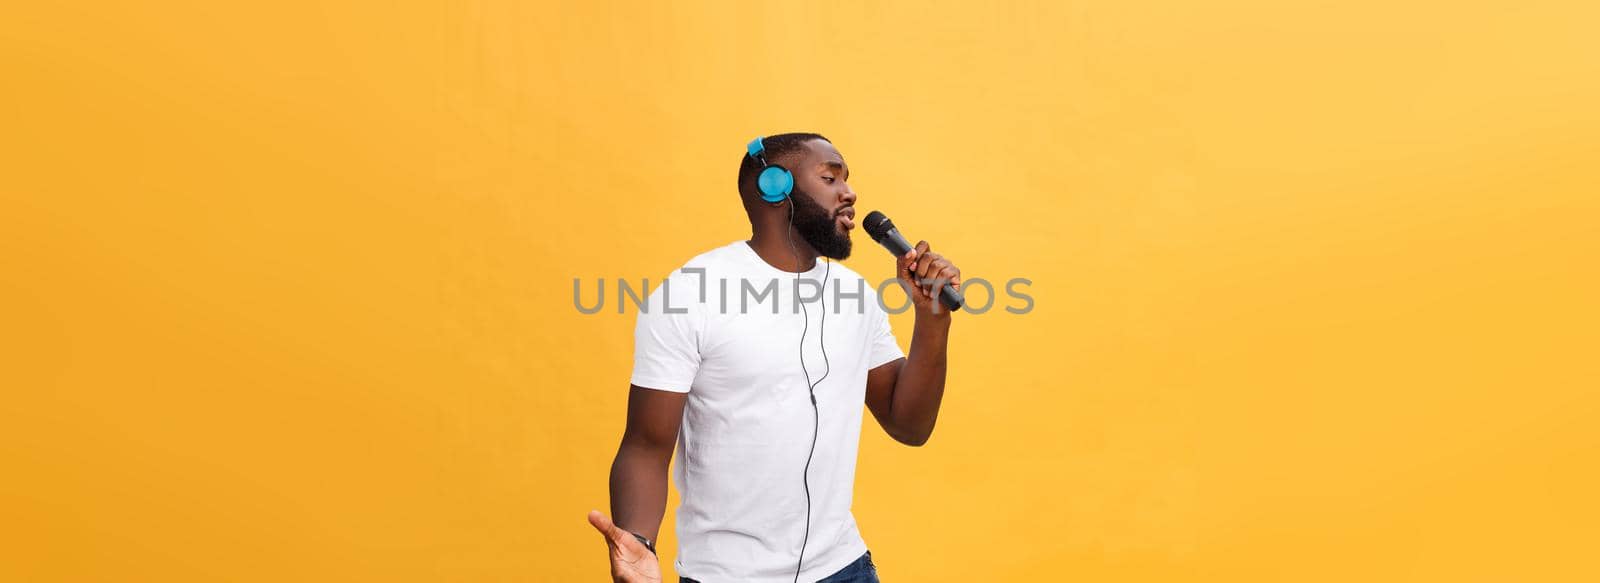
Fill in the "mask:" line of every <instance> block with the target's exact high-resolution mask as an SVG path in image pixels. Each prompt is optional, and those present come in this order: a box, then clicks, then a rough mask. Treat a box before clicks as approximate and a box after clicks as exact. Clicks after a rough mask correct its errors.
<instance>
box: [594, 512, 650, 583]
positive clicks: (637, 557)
mask: <svg viewBox="0 0 1600 583" xmlns="http://www.w3.org/2000/svg"><path fill="white" fill-rule="evenodd" d="M589 524H592V525H594V529H595V530H598V531H600V534H602V535H605V537H606V547H608V548H609V549H610V550H611V580H612V581H614V582H615V583H661V562H660V561H659V560H658V559H657V558H656V555H655V553H652V552H650V549H647V548H645V546H644V543H641V542H639V539H636V538H633V533H630V532H628V531H626V530H623V529H622V528H621V527H618V526H617V525H615V524H612V522H611V519H610V518H607V517H606V515H604V514H601V513H600V511H599V510H590V511H589Z"/></svg>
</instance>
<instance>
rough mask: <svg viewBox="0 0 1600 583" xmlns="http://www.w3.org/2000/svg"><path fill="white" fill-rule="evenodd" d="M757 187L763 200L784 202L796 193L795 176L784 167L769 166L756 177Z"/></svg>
mask: <svg viewBox="0 0 1600 583" xmlns="http://www.w3.org/2000/svg"><path fill="white" fill-rule="evenodd" d="M756 186H757V188H759V189H760V190H761V200H764V201H767V202H774V203H776V202H783V199H786V198H789V193H790V192H793V191H794V175H793V174H790V173H789V171H788V170H786V169H784V168H783V167H782V166H768V167H767V169H766V170H762V171H761V175H760V176H757V177H756Z"/></svg>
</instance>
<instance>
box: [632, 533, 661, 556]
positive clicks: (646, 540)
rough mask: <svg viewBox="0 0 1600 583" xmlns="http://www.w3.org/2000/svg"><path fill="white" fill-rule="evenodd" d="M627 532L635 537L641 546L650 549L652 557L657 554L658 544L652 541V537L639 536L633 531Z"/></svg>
mask: <svg viewBox="0 0 1600 583" xmlns="http://www.w3.org/2000/svg"><path fill="white" fill-rule="evenodd" d="M627 532H628V534H631V535H633V538H635V539H638V541H639V544H642V545H644V548H646V549H649V550H650V554H652V555H654V554H656V543H655V541H652V540H650V537H647V536H645V535H642V534H639V533H637V532H633V531H631V530H630V531H627Z"/></svg>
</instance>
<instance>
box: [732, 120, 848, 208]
mask: <svg viewBox="0 0 1600 583" xmlns="http://www.w3.org/2000/svg"><path fill="white" fill-rule="evenodd" d="M811 140H822V141H824V142H831V141H832V140H829V139H828V138H825V137H823V136H822V134H813V133H806V132H796V133H788V134H778V135H776V136H767V137H766V139H763V140H761V144H762V145H763V146H764V147H765V148H766V153H764V154H762V155H761V157H763V158H766V160H767V163H768V164H782V162H780V161H779V160H780V159H782V158H784V157H786V156H788V155H789V154H792V153H794V152H798V151H800V149H801V148H803V147H805V143H806V142H809V141H811ZM785 167H786V168H787V166H785ZM761 169H762V166H761V162H759V161H757V160H756V159H755V158H753V157H751V156H750V154H749V152H746V153H745V155H743V156H740V157H739V194H740V196H743V195H746V194H749V195H752V196H755V195H757V193H756V175H758V174H760V173H761ZM789 171H791V172H793V171H794V168H789Z"/></svg>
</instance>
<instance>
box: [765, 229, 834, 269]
mask: <svg viewBox="0 0 1600 583" xmlns="http://www.w3.org/2000/svg"><path fill="white" fill-rule="evenodd" d="M784 229H787V230H788V231H789V232H788V233H787V234H786V233H784V232H783V231H784ZM773 231H774V230H773V229H756V230H755V232H754V233H753V234H751V236H750V240H749V241H748V243H749V245H750V248H751V249H754V250H755V252H756V255H759V256H760V257H761V260H762V261H765V262H767V265H771V266H773V267H776V268H778V269H779V270H781V271H787V272H789V273H800V272H804V271H810V270H811V269H812V268H813V267H816V265H817V255H818V254H817V250H816V249H813V248H811V244H810V243H807V242H806V240H805V239H804V238H802V237H801V236H800V233H797V232H795V231H794V227H792V226H789V225H787V224H785V225H782V226H780V227H778V228H777V229H776V231H777V232H776V233H774V232H773ZM789 237H793V238H794V247H792V248H791V247H790V246H789Z"/></svg>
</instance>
